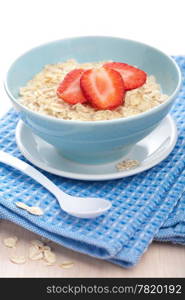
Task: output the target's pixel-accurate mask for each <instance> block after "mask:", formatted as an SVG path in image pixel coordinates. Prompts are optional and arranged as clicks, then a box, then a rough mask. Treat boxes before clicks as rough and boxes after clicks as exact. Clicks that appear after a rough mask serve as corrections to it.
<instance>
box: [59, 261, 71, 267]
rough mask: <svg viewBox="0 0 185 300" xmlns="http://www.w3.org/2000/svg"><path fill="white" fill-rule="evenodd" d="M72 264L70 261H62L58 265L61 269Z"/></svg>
mask: <svg viewBox="0 0 185 300" xmlns="http://www.w3.org/2000/svg"><path fill="white" fill-rule="evenodd" d="M73 266H74V263H73V262H72V261H64V262H62V263H61V264H59V267H60V268H62V269H69V268H72V267H73Z"/></svg>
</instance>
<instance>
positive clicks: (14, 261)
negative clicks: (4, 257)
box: [10, 255, 26, 264]
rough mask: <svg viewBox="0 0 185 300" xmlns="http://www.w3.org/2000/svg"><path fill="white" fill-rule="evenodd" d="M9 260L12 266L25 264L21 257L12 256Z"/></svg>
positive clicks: (23, 258)
mask: <svg viewBox="0 0 185 300" xmlns="http://www.w3.org/2000/svg"><path fill="white" fill-rule="evenodd" d="M10 260H11V262H13V263H14V264H25V262H26V258H25V257H24V256H23V255H12V256H11V257H10Z"/></svg>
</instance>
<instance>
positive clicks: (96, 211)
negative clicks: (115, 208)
mask: <svg viewBox="0 0 185 300" xmlns="http://www.w3.org/2000/svg"><path fill="white" fill-rule="evenodd" d="M0 162H2V163H5V164H7V165H9V166H11V167H14V168H16V169H18V170H19V171H21V172H23V173H25V174H26V175H28V176H30V177H31V178H33V179H34V180H36V181H37V182H39V183H40V184H41V185H43V186H44V187H45V188H46V189H47V190H48V191H50V192H51V193H52V194H53V195H54V196H55V197H56V199H57V200H58V202H59V204H60V207H61V208H62V209H63V210H64V211H65V212H67V213H68V214H70V215H72V216H75V217H78V218H95V217H98V216H100V215H101V214H103V213H105V212H106V211H107V210H108V209H110V208H111V202H110V201H108V200H105V199H102V198H82V197H73V196H70V195H68V194H66V193H64V192H63V191H61V190H60V189H59V188H58V187H57V186H56V185H55V184H54V183H53V182H52V181H51V180H49V179H48V178H47V177H46V176H44V175H43V174H42V173H41V172H39V171H37V170H36V169H35V168H33V167H32V166H30V165H29V164H27V163H25V162H24V161H22V160H20V159H18V158H16V157H14V156H12V155H10V154H8V153H5V152H3V151H0Z"/></svg>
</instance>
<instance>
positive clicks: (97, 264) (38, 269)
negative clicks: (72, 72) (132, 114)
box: [0, 0, 185, 277]
mask: <svg viewBox="0 0 185 300" xmlns="http://www.w3.org/2000/svg"><path fill="white" fill-rule="evenodd" d="M1 5H2V6H3V7H2V8H1V11H3V13H2V16H1V18H0V30H1V31H2V33H1V55H0V66H1V67H0V78H1V79H3V78H4V77H5V72H6V70H7V68H8V65H9V64H10V63H11V62H12V61H13V60H14V59H15V58H16V57H17V56H19V55H20V54H21V53H23V52H24V51H26V50H28V49H29V48H32V47H33V46H34V45H39V44H41V43H45V42H47V41H49V40H55V39H60V38H65V37H68V36H80V35H97V34H98V35H110V36H120V37H125V38H130V39H136V40H140V41H143V42H145V43H148V44H151V45H153V46H155V47H158V48H159V49H161V50H163V51H165V52H166V53H168V54H185V40H184V38H183V36H184V10H185V9H184V6H185V3H184V0H172V1H168V0H164V1H161V0H151V1H148V0H140V1H137V0H129V1H127V2H125V1H122V0H117V1H114V0H112V1H107V0H102V1H99V0H94V1H92V2H91V3H89V2H88V1H86V0H78V1H74V0H68V1H52V2H51V1H49V0H45V1H37V0H32V1H31V2H30V5H28V4H27V2H26V1H24V0H17V1H11V0H6V1H4V2H2V4H1ZM43 11H44V13H43ZM69 14H70V22H69ZM102 16H103V18H102ZM9 107H10V103H9V100H8V97H7V96H6V95H5V92H4V89H3V87H2V86H1V87H0V116H1V115H2V114H3V113H5V112H6V111H7V110H8V109H9ZM12 235H16V236H18V237H19V239H20V241H19V243H18V247H17V250H16V251H17V253H19V254H27V252H28V248H29V242H30V241H31V240H32V239H35V238H36V235H35V234H33V233H31V232H28V231H27V230H25V229H23V228H21V227H19V226H17V225H14V224H12V223H10V222H7V221H0V277H41V276H42V277H185V250H184V247H182V246H179V245H172V244H164V243H163V244H162V243H161V244H160V243H152V245H151V246H150V247H149V249H148V251H147V252H146V253H145V254H144V255H143V257H142V259H141V261H140V262H139V263H138V264H137V266H135V267H134V268H132V269H123V268H121V267H119V266H116V265H113V264H111V263H108V262H106V261H100V260H98V259H94V258H91V257H88V256H86V255H82V254H79V253H76V252H73V251H70V250H68V249H65V248H63V247H61V246H58V245H56V244H52V248H53V249H54V251H55V253H56V254H57V261H58V262H59V263H60V262H61V261H64V260H69V261H73V262H74V263H75V264H74V267H73V268H71V269H66V270H64V269H61V268H59V267H58V266H52V267H46V266H44V265H43V263H42V262H27V263H26V264H24V265H15V264H12V263H11V262H10V261H9V255H10V254H11V253H12V249H8V248H6V247H5V246H4V245H3V243H2V241H3V239H4V238H5V237H9V236H12Z"/></svg>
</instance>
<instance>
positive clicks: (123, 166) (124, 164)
mask: <svg viewBox="0 0 185 300" xmlns="http://www.w3.org/2000/svg"><path fill="white" fill-rule="evenodd" d="M139 164H140V162H139V161H138V160H135V159H126V160H123V161H121V162H119V163H118V164H117V165H116V169H117V170H118V171H124V170H125V171H126V170H130V169H133V168H136V167H137V166H139Z"/></svg>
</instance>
